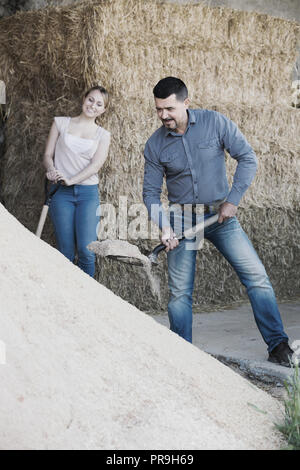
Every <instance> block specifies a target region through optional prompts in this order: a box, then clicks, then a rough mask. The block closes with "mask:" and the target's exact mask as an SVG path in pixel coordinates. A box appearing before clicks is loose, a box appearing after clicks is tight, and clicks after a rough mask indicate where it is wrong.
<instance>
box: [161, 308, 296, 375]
mask: <svg viewBox="0 0 300 470" xmlns="http://www.w3.org/2000/svg"><path fill="white" fill-rule="evenodd" d="M279 309H280V312H281V316H282V321H283V324H284V329H285V332H286V334H287V335H288V337H289V339H290V341H289V344H290V346H291V347H292V348H293V349H294V350H295V351H296V352H297V356H298V358H299V360H300V301H299V302H288V303H281V304H279ZM153 318H155V319H156V320H157V321H158V322H159V323H161V324H163V325H166V327H169V320H168V316H167V315H155V316H154V317H153ZM193 344H194V345H195V346H196V347H198V348H200V349H201V350H203V351H205V352H207V353H209V354H211V355H213V356H214V357H216V358H217V359H220V360H221V361H222V362H225V363H227V364H232V365H233V364H235V365H237V366H238V367H239V368H240V369H241V370H242V371H243V372H245V373H246V374H249V376H251V377H252V378H256V379H258V380H261V381H264V382H267V383H274V384H275V383H280V384H283V383H284V381H285V380H286V379H287V378H288V377H289V376H291V375H292V373H293V371H292V369H290V368H287V367H283V366H279V365H275V364H272V363H271V362H268V361H267V358H268V353H267V347H266V345H265V343H264V341H263V340H262V338H261V335H260V333H259V331H258V329H257V327H256V323H255V321H254V317H253V313H252V309H251V306H250V304H245V305H242V306H239V307H236V308H233V309H231V310H223V311H216V312H210V313H206V312H204V313H197V314H194V320H193Z"/></svg>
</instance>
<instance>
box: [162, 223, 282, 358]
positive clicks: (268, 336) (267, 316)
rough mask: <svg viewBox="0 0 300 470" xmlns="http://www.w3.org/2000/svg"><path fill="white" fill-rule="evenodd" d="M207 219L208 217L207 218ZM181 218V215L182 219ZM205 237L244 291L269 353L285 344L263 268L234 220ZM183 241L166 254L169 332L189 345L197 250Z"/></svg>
mask: <svg viewBox="0 0 300 470" xmlns="http://www.w3.org/2000/svg"><path fill="white" fill-rule="evenodd" d="M209 215H210V214H209ZM181 217H182V215H181ZM204 237H205V238H206V239H207V240H209V241H210V242H211V243H213V244H214V246H215V247H216V248H217V249H218V250H219V251H220V252H221V253H222V255H223V256H224V257H225V258H226V259H227V261H228V262H229V263H230V264H231V266H232V267H233V268H234V270H235V271H236V273H237V275H238V277H239V279H240V281H241V283H242V284H243V285H244V286H245V287H246V289H247V294H248V297H249V300H250V303H251V306H252V310H253V313H254V318H255V321H256V324H257V326H258V329H259V331H260V333H261V335H262V337H263V339H264V341H265V343H266V344H267V345H268V350H269V352H270V351H272V349H274V348H275V347H276V346H277V345H278V344H279V343H281V342H282V341H288V337H287V335H286V334H285V332H284V330H283V325H282V320H281V316H280V312H279V310H278V306H277V302H276V298H275V294H274V291H273V288H272V285H271V283H270V280H269V278H268V276H267V273H266V271H265V268H264V266H263V264H262V262H261V261H260V259H259V257H258V255H257V253H256V251H255V250H254V248H253V246H252V244H251V242H250V241H249V239H248V237H247V235H246V233H245V232H244V231H243V229H242V228H241V226H240V224H239V222H238V220H237V218H236V217H232V218H230V219H227V220H226V221H225V222H223V223H222V224H219V223H218V222H216V223H214V224H213V225H211V226H209V227H207V228H205V231H204ZM188 243H191V240H186V239H185V240H183V241H181V242H180V244H179V245H178V246H177V247H176V248H175V249H174V250H172V251H169V253H168V271H169V289H170V299H169V304H168V315H169V320H170V328H171V330H172V331H174V332H175V333H177V334H179V335H180V336H182V337H183V338H184V339H186V340H187V341H189V342H192V319H193V315H192V304H193V298H192V296H193V288H194V277H195V265H196V255H197V250H189V249H186V246H187V244H188Z"/></svg>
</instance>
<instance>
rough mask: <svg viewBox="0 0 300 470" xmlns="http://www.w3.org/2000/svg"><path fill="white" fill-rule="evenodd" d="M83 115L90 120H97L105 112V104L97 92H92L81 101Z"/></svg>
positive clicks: (100, 94)
mask: <svg viewBox="0 0 300 470" xmlns="http://www.w3.org/2000/svg"><path fill="white" fill-rule="evenodd" d="M82 111H83V113H84V114H85V115H86V116H87V117H90V118H93V119H95V118H97V117H98V116H101V114H103V113H104V111H105V103H104V98H103V95H102V93H101V92H100V91H99V90H92V91H91V92H90V93H89V94H88V95H87V96H86V97H85V98H84V100H83V104H82Z"/></svg>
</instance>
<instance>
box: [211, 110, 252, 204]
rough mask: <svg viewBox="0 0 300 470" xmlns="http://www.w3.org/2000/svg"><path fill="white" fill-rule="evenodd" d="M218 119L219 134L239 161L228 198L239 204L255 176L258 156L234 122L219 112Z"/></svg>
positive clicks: (230, 152)
mask: <svg viewBox="0 0 300 470" xmlns="http://www.w3.org/2000/svg"><path fill="white" fill-rule="evenodd" d="M218 119H219V123H218V124H219V133H220V134H219V135H220V139H221V141H222V142H223V145H224V149H225V150H227V152H228V153H229V155H230V156H231V157H232V158H234V159H235V160H237V163H238V164H237V168H236V171H235V174H234V177H233V184H232V187H231V190H230V192H229V194H228V196H227V198H226V201H227V202H231V203H232V204H234V205H236V206H237V205H238V204H239V202H240V200H241V198H242V197H243V195H244V193H245V192H246V190H247V189H248V187H249V186H250V184H251V182H252V180H253V178H254V176H255V173H256V169H257V163H258V162H257V157H256V155H255V152H254V150H253V149H252V147H251V146H250V144H249V143H248V142H247V139H246V137H245V136H244V135H243V134H242V132H241V131H240V130H239V129H238V127H237V125H236V124H235V123H234V122H232V121H231V120H230V119H228V118H227V117H226V116H224V115H223V114H219V113H218Z"/></svg>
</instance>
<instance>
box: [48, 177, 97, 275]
mask: <svg viewBox="0 0 300 470" xmlns="http://www.w3.org/2000/svg"><path fill="white" fill-rule="evenodd" d="M49 213H50V217H51V220H52V222H53V225H54V230H55V237H56V242H57V248H58V249H59V251H60V252H61V253H63V254H64V255H65V256H66V257H67V258H68V259H69V260H70V261H71V262H72V263H73V262H74V260H75V256H76V253H77V258H78V259H77V265H78V267H79V268H81V269H82V270H83V271H84V272H85V273H87V274H89V275H90V276H92V277H93V276H94V274H95V255H94V253H92V252H91V251H90V250H89V249H88V248H87V245H88V244H89V243H91V242H92V241H95V240H97V225H98V223H99V219H100V201H99V192H98V185H97V184H95V185H94V184H93V185H80V184H75V185H73V186H63V185H62V186H60V188H59V189H58V191H57V192H56V193H55V194H54V195H53V197H52V200H51V203H50V207H49Z"/></svg>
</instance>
